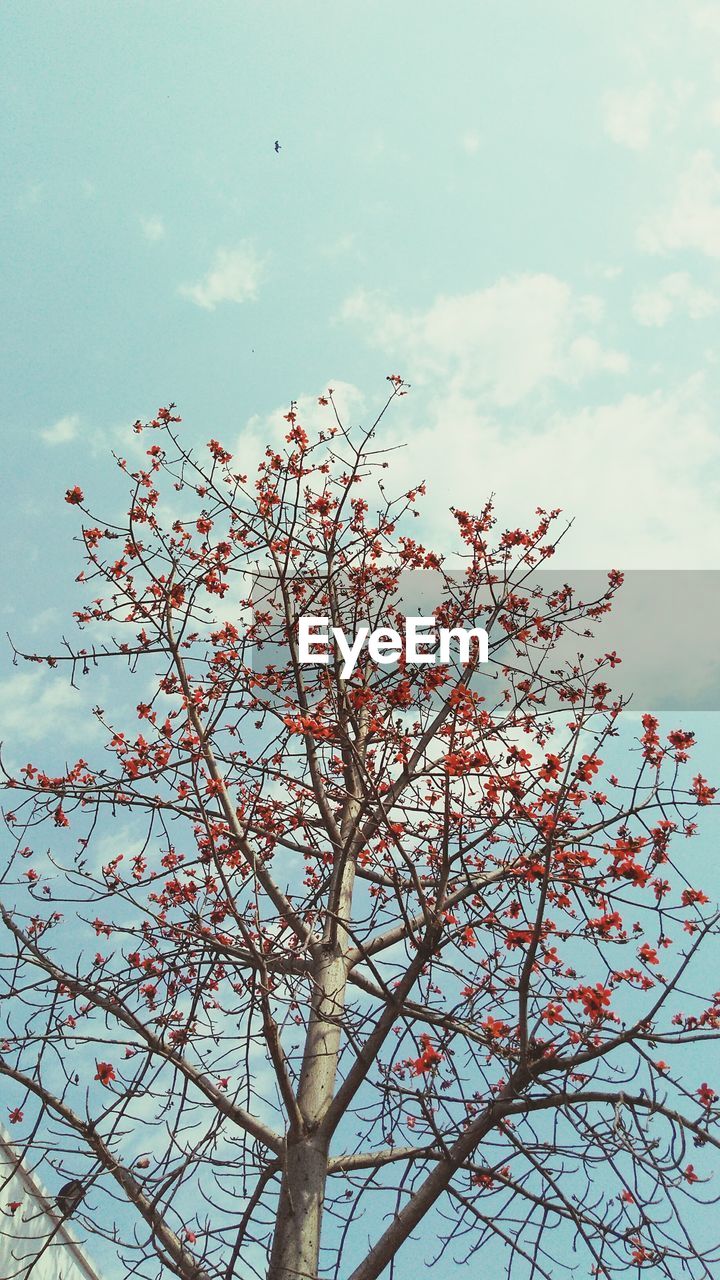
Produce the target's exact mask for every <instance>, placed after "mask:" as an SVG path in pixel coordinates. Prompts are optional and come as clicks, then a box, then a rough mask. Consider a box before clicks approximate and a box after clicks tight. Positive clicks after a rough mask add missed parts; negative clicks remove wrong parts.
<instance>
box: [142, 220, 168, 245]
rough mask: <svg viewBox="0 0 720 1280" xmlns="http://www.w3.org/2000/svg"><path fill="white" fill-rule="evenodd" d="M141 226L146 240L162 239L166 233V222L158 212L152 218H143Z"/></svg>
mask: <svg viewBox="0 0 720 1280" xmlns="http://www.w3.org/2000/svg"><path fill="white" fill-rule="evenodd" d="M140 226H141V228H142V233H143V235H144V237H145V239H146V240H162V239H163V237H164V235H165V223H164V222H163V220H162V218H160V217H158V216H157V214H154V215H153V216H152V217H150V218H141V219H140Z"/></svg>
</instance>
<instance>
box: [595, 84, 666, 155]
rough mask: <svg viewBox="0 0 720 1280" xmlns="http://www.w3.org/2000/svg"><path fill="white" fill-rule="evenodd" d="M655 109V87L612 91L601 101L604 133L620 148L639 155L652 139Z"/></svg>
mask: <svg viewBox="0 0 720 1280" xmlns="http://www.w3.org/2000/svg"><path fill="white" fill-rule="evenodd" d="M656 109H657V90H656V89H655V86H654V85H648V86H646V87H644V88H640V89H611V90H610V91H609V92H608V93H606V94H605V96H604V98H603V100H602V116H603V124H604V126H605V132H606V133H607V134H608V135H609V137H611V138H612V140H613V142H617V143H619V144H620V146H623V147H629V148H630V150H631V151H642V150H644V148H645V147H647V145H648V143H649V142H650V138H651V130H652V125H653V119H654V116H655V113H656Z"/></svg>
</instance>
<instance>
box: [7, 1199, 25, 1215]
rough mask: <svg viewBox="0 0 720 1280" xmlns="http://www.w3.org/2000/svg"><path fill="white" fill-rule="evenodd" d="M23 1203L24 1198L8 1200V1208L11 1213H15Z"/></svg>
mask: <svg viewBox="0 0 720 1280" xmlns="http://www.w3.org/2000/svg"><path fill="white" fill-rule="evenodd" d="M21 1204H22V1200H8V1209H9V1210H10V1212H11V1213H15V1211H16V1209H19V1208H20V1205H21Z"/></svg>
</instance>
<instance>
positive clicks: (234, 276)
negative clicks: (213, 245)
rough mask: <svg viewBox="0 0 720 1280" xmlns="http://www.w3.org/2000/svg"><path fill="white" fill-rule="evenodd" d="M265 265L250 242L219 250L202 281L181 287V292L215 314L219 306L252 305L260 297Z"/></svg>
mask: <svg viewBox="0 0 720 1280" xmlns="http://www.w3.org/2000/svg"><path fill="white" fill-rule="evenodd" d="M263 265H264V264H263V259H262V258H260V257H259V256H258V254H257V253H256V252H255V250H254V249H253V248H252V246H251V245H250V244H248V243H247V242H246V243H244V244H241V245H239V246H238V248H236V249H218V251H217V253H216V254H215V258H214V260H213V264H212V266H211V267H210V270H209V271H208V272H207V274H206V275H205V276H203V279H202V280H199V281H198V283H197V284H192V285H181V286H180V290H179V292H180V293H181V294H182V295H183V297H185V298H190V300H191V301H192V302H195V303H196V304H197V306H199V307H204V308H205V310H206V311H214V310H215V307H216V306H217V305H218V303H219V302H248V301H250V302H251V301H253V300H254V299H255V298H256V297H257V291H258V285H259V283H260V280H261V277H262V273H263Z"/></svg>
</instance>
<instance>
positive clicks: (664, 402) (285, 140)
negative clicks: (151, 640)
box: [0, 0, 720, 613]
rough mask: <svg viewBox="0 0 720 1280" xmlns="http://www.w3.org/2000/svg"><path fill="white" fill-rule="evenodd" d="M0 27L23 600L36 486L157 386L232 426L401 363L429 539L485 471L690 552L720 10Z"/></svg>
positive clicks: (155, 11) (245, 7)
mask: <svg viewBox="0 0 720 1280" xmlns="http://www.w3.org/2000/svg"><path fill="white" fill-rule="evenodd" d="M0 24H1V25H2V39H1V41H0V45H1V47H2V50H3V53H2V61H3V73H2V87H1V89H0V93H1V101H0V106H1V115H2V120H3V122H4V123H3V132H4V144H3V151H4V156H5V164H4V173H5V181H4V197H3V212H4V217H3V222H2V230H1V232H0V236H1V239H0V249H1V251H2V259H3V272H2V276H3V284H2V291H3V320H4V325H3V328H4V342H3V353H4V354H3V367H2V386H3V395H2V401H1V402H0V405H1V407H0V414H1V418H0V422H1V426H2V433H3V438H4V441H5V458H6V460H7V462H8V466H9V468H10V474H11V477H12V481H11V483H12V486H13V490H12V491H13V494H14V496H15V498H16V503H15V504H14V507H15V510H14V512H13V515H12V518H11V519H9V521H8V523H9V528H8V530H7V532H6V534H5V546H6V548H8V549H9V550H10V552H11V554H10V557H9V568H10V572H11V576H12V575H13V574H14V573H15V572H17V571H18V569H19V568H20V566H21V564H22V572H23V580H24V581H26V582H27V586H28V594H27V596H26V599H27V602H28V607H29V608H30V609H31V611H32V612H33V613H35V612H36V611H37V609H36V606H39V605H40V603H41V601H40V599H39V596H42V599H43V600H45V599H47V600H48V601H50V600H52V602H53V603H55V602H56V600H57V598H58V593H59V592H61V591H62V592H64V590H65V588H66V585H67V579H65V580H64V581H62V582H61V581H58V580H57V572H56V571H57V569H58V568H60V566H61V565H62V563H63V561H62V559H61V555H62V554H64V553H65V552H66V546H65V545H64V543H62V542H59V540H58V533H59V530H60V529H63V530H64V529H65V528H67V527H68V525H67V519H66V516H67V513H66V512H63V510H62V509H61V508H60V507H59V506H57V505H56V499H57V496H58V495H60V494H61V493H62V491H63V490H64V487H65V484H66V482H70V481H71V480H72V481H73V482H74V481H75V480H80V481H83V480H84V481H86V482H87V483H88V484H91V487H93V489H94V491H95V492H97V491H98V488H99V490H100V491H102V488H103V485H104V483H105V478H106V476H107V474H108V473H107V468H106V467H105V465H104V463H103V462H102V457H103V453H104V450H105V447H106V445H108V444H117V443H118V435H117V431H118V428H119V427H120V426H121V425H122V424H124V423H129V422H132V421H133V420H134V419H135V417H137V416H146V415H149V414H151V413H152V412H153V411H154V409H155V408H156V407H157V405H158V404H160V403H161V402H162V403H164V402H165V401H166V400H168V399H170V398H174V399H175V400H176V401H177V402H178V404H179V405H180V408H181V411H182V413H183V415H184V417H185V418H186V420H187V422H188V428H187V429H188V432H189V434H190V435H191V436H193V437H195V436H196V437H197V438H198V439H199V440H204V439H205V438H207V433H208V428H209V427H210V426H211V427H212V430H213V432H214V433H217V434H224V435H225V436H226V437H229V438H230V439H232V440H233V442H234V441H235V439H236V438H237V437H238V435H240V433H241V432H242V430H243V427H244V424H246V423H247V421H248V419H250V418H252V417H253V416H254V415H259V416H260V419H261V420H264V418H265V417H266V416H267V415H269V414H271V413H272V412H273V411H275V410H277V408H278V407H280V406H282V405H286V404H287V402H288V401H289V400H290V399H291V398H295V399H301V398H302V396H303V395H304V394H307V395H308V396H311V397H312V396H314V395H315V394H317V392H318V391H319V390H321V389H322V388H323V387H324V386H325V385H326V384H327V382H328V381H333V382H335V383H336V384H347V394H348V403H351V404H353V405H354V410H355V414H356V415H360V416H362V409H363V406H362V403H361V402H362V399H363V398H364V399H365V400H366V401H372V400H373V399H374V397H376V396H377V395H378V394H379V393H381V392H382V391H383V389H384V381H383V380H384V375H385V374H386V373H387V372H390V371H392V370H394V369H395V368H398V369H399V370H400V372H402V373H403V374H404V375H405V376H406V377H407V378H408V379H409V380H410V381H411V382H413V384H414V394H413V397H412V400H410V401H407V402H406V404H405V405H404V406H403V412H402V413H400V414H397V415H396V417H395V422H394V424H392V425H391V431H392V432H394V433H395V434H397V435H398V436H405V437H406V438H407V437H409V438H410V439H411V441H412V443H413V451H412V457H411V458H409V459H408V460H407V462H406V463H404V465H405V466H407V467H410V466H412V468H413V469H414V471H417V470H418V469H419V470H420V471H421V472H423V473H425V474H427V475H428V478H430V476H431V475H432V476H435V479H436V491H435V492H434V493H433V494H432V495H431V504H432V510H433V512H435V511H437V513H438V522H437V530H438V536H439V537H442V532H441V530H442V528H443V525H444V521H442V519H441V518H440V513H441V511H442V509H443V508H444V507H445V506H446V505H447V504H448V503H449V502H450V501H452V500H455V501H458V502H470V501H472V500H475V501H476V502H479V501H480V500H481V499H482V498H483V497H484V496H485V493H486V492H487V490H488V489H490V488H493V489H496V490H497V491H498V494H499V496H500V502H501V506H503V508H507V509H508V510H510V509H511V510H512V512H513V514H516V515H517V517H518V518H520V517H521V516H522V515H523V514H524V513H525V512H526V510H527V509H528V508H529V509H530V510H532V508H533V507H534V506H535V505H536V504H537V503H538V502H543V503H545V504H547V505H552V504H554V503H561V504H562V505H563V506H565V507H566V508H567V509H568V511H569V512H571V513H572V514H574V515H575V516H576V517H577V524H576V529H575V532H574V534H573V538H572V540H571V541H570V542H569V543H568V545H567V550H566V552H565V555H566V560H567V562H568V563H570V564H583V565H585V564H595V565H598V566H600V565H606V564H608V563H623V564H624V566H625V567H629V566H630V565H636V566H639V565H643V566H653V567H663V566H666V565H670V564H672V565H674V566H675V567H693V566H699V565H704V566H707V567H714V566H715V560H716V554H715V546H717V545H718V535H719V534H720V528H719V526H718V520H717V514H716V510H717V480H718V425H717V411H716V408H715V404H716V399H717V391H718V371H717V365H716V353H715V338H716V335H717V332H718V317H719V316H720V311H719V310H718V303H719V301H720V279H719V272H718V262H719V261H720V161H719V160H718V158H717V148H718V144H719V143H720V90H719V89H718V88H717V84H718V79H717V71H718V69H719V68H720V10H718V8H717V6H712V5H707V4H702V3H693V2H692V0H690V2H688V3H686V4H682V5H680V4H675V3H670V0H667V2H666V3H648V2H646V0H640V2H639V3H635V4H633V5H632V7H631V9H630V10H629V9H628V6H627V5H626V4H623V3H619V2H618V0H611V3H609V4H605V5H603V6H602V8H600V7H595V6H578V5H577V4H573V3H570V2H569V0H568V2H567V3H565V2H564V0H554V2H551V3H549V4H548V3H542V4H540V3H536V2H533V0H522V3H520V2H515V0H493V2H490V3H487V2H486V3H482V2H478V0H473V2H472V3H455V4H453V5H452V6H450V8H446V9H443V10H441V9H440V8H438V7H437V6H434V5H430V4H420V5H418V4H417V3H414V4H410V3H403V2H402V0H400V2H394V3H393V4H391V5H387V4H380V3H374V2H372V0H370V2H369V3H366V4H364V5H362V6H358V5H356V4H350V3H339V4H333V5H330V4H321V3H304V4H302V5H300V4H295V3H273V2H272V0H270V2H269V3H264V4H263V5H259V4H245V3H237V2H236V3H227V2H225V3H222V2H218V0H215V2H213V0H210V2H209V3H203V4H202V5H201V4H199V3H197V2H196V0H194V2H193V3H184V2H183V0H172V3H164V2H159V0H158V2H155V3H153V2H150V3H143V4H135V3H124V4H111V3H102V2H101V3H98V0H92V2H89V3H83V2H81V0H73V2H71V3H68V2H67V0H60V2H59V3H58V2H57V0H53V3H46V2H45V0H34V3H33V4H31V5H28V4H25V3H17V2H16V0H9V2H7V3H6V4H5V5H4V6H3V10H2V14H1V15H0ZM275 138H279V140H280V142H281V144H282V150H281V152H280V154H279V155H276V154H275V152H274V149H273V142H274V140H275ZM438 442H441V447H440V448H438ZM468 453H471V454H472V455H473V456H474V457H475V459H476V465H475V467H473V468H469V467H468V465H467V456H468ZM441 487H442V489H444V490H445V491H444V492H440V488H441ZM611 516H612V519H611V518H610V517H611ZM49 537H50V538H51V539H52V543H53V547H52V549H51V552H50V555H45V554H44V555H43V556H42V561H43V564H42V566H41V565H40V564H39V563H37V564H33V563H30V564H28V560H32V558H33V556H34V554H35V552H34V549H33V546H28V544H29V543H32V544H34V546H35V547H36V546H38V545H39V544H42V543H47V539H48V538H49ZM56 555H57V557H58V558H57V560H56V559H55V556H56ZM51 565H52V566H53V572H52V574H51V575H48V574H47V572H46V570H47V569H49V568H50V566H51ZM4 572H5V573H6V574H7V572H8V561H6V566H5V571H4Z"/></svg>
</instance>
